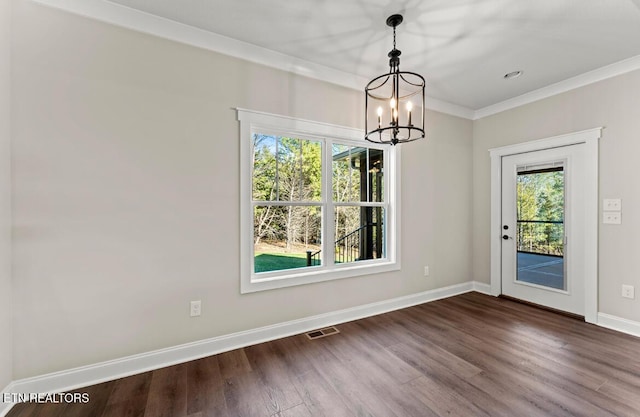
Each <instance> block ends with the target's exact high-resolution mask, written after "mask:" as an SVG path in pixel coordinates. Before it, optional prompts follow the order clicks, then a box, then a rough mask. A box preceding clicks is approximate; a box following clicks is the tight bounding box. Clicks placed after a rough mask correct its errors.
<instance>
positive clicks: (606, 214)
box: [602, 211, 622, 224]
mask: <svg viewBox="0 0 640 417" xmlns="http://www.w3.org/2000/svg"><path fill="white" fill-rule="evenodd" d="M621 217H622V216H621V214H620V212H619V211H603V212H602V223H604V224H620V223H622V219H621Z"/></svg>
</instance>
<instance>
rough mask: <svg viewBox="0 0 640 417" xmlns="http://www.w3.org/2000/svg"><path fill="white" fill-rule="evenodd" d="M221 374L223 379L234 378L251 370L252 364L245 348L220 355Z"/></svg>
mask: <svg viewBox="0 0 640 417" xmlns="http://www.w3.org/2000/svg"><path fill="white" fill-rule="evenodd" d="M218 363H219V366H220V374H221V375H222V378H223V379H229V378H233V377H235V376H238V375H242V374H246V373H249V372H251V365H249V360H248V359H247V355H246V354H245V351H244V349H236V350H232V351H230V352H225V353H221V354H220V355H218Z"/></svg>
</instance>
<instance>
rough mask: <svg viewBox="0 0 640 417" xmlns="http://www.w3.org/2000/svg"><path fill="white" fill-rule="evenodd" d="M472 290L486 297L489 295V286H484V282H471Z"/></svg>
mask: <svg viewBox="0 0 640 417" xmlns="http://www.w3.org/2000/svg"><path fill="white" fill-rule="evenodd" d="M471 285H472V289H473V291H475V292H479V293H482V294H486V295H492V294H491V285H489V284H485V283H484V282H478V281H471Z"/></svg>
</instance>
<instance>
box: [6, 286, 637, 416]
mask: <svg viewBox="0 0 640 417" xmlns="http://www.w3.org/2000/svg"><path fill="white" fill-rule="evenodd" d="M337 327H338V328H339V329H340V331H341V333H339V334H336V335H332V336H328V337H325V338H322V339H317V340H314V341H310V340H308V339H307V338H306V337H305V336H304V335H300V336H294V337H289V338H286V339H282V340H277V341H274V342H270V343H263V344H260V345H256V346H252V347H248V348H245V349H240V350H235V351H232V352H228V353H224V354H220V355H216V356H211V357H208V358H205V359H201V360H197V361H193V362H188V363H185V364H182V365H176V366H172V367H169V368H164V369H159V370H156V371H153V372H147V373H144V374H140V375H136V376H132V377H128V378H123V379H119V380H117V381H112V382H107V383H104V384H99V385H94V386H91V387H88V388H85V389H81V390H79V391H80V392H87V393H89V395H90V396H91V401H90V403H89V404H71V405H62V406H61V405H53V404H46V405H34V404H20V405H18V406H16V407H14V409H13V410H12V411H11V412H10V414H9V416H10V417H18V416H19V417H27V416H30V417H35V416H38V417H135V416H140V417H143V416H144V417H158V416H163V417H208V416H216V417H234V416H278V417H293V416H305V417H308V416H313V417H315V416H327V417H339V416H398V417H407V416H508V417H514V416H527V417H533V416H569V415H574V416H598V417H599V416H635V417H637V416H640V339H639V338H635V337H632V336H628V335H624V334H621V333H617V332H613V331H609V330H606V329H603V328H599V327H597V326H593V325H589V324H586V323H584V322H580V321H578V320H576V319H572V318H569V317H565V316H561V315H558V314H554V313H551V312H548V311H544V310H539V309H536V308H534V307H530V306H526V305H522V304H518V303H515V302H513V301H509V300H503V299H496V298H493V297H489V296H484V295H481V294H478V293H468V294H464V295H460V296H456V297H452V298H449V299H445V300H440V301H436V302H432V303H428V304H424V305H421V306H417V307H412V308H408V309H405V310H401V311H396V312H392V313H388V314H383V315H380V316H376V317H372V318H368V319H364V320H359V321H355V322H351V323H346V324H342V325H339V326H337Z"/></svg>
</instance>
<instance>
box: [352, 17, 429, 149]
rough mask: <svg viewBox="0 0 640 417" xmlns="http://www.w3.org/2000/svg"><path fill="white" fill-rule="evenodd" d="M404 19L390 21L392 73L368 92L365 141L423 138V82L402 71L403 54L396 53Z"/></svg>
mask: <svg viewBox="0 0 640 417" xmlns="http://www.w3.org/2000/svg"><path fill="white" fill-rule="evenodd" d="M402 20H403V18H402V15H399V14H394V15H392V16H389V17H388V18H387V26H391V27H392V28H393V49H392V50H391V51H390V52H389V54H388V56H389V72H388V73H387V74H383V75H380V76H378V77H376V78H374V79H373V80H371V81H370V82H369V84H367V86H366V88H365V90H364V91H365V125H364V126H365V131H366V136H365V139H366V140H368V141H369V142H375V143H386V144H389V143H390V144H392V145H396V144H398V143H405V142H411V141H414V140H416V139H421V138H424V84H425V82H424V78H423V77H422V76H421V75H420V74H416V73H414V72H407V71H400V53H401V52H400V51H399V50H398V49H396V27H397V26H398V25H399V24H400V23H402Z"/></svg>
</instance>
